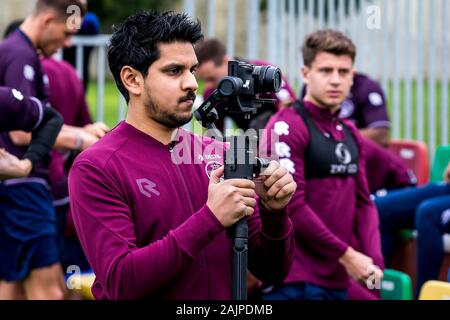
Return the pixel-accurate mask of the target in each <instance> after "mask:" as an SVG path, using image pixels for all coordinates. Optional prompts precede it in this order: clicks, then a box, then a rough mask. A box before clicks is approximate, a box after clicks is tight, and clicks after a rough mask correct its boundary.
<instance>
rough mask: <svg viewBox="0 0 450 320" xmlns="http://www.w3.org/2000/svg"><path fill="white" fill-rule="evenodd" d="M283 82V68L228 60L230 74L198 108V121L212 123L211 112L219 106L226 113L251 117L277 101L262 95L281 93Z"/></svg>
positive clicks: (196, 113)
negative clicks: (259, 109)
mask: <svg viewBox="0 0 450 320" xmlns="http://www.w3.org/2000/svg"><path fill="white" fill-rule="evenodd" d="M281 82H282V77H281V70H280V69H279V68H277V67H273V66H257V65H252V64H248V63H246V62H243V61H229V62H228V76H226V77H224V78H223V79H221V80H220V82H219V84H218V86H217V89H216V90H215V91H214V92H213V93H212V94H211V96H210V97H209V98H208V99H207V100H206V101H205V102H204V103H203V104H202V105H201V106H200V107H199V108H198V109H197V110H196V111H195V117H196V119H197V120H199V121H209V122H211V114H210V113H211V112H212V113H214V112H215V110H214V108H216V107H220V108H223V109H224V111H225V112H226V113H244V114H245V115H246V117H248V118H251V116H252V114H256V113H257V110H258V108H262V107H264V106H267V105H270V106H273V105H274V104H275V100H274V99H264V98H261V97H260V94H266V93H274V92H279V91H280V89H281ZM208 119H210V120H208ZM212 120H214V115H213V116H212Z"/></svg>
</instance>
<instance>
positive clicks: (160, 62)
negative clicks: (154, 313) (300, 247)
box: [69, 12, 296, 299]
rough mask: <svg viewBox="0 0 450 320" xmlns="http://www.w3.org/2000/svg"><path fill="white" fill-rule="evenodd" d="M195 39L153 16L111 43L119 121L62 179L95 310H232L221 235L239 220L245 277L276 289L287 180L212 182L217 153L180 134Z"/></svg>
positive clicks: (134, 20) (226, 244)
mask: <svg viewBox="0 0 450 320" xmlns="http://www.w3.org/2000/svg"><path fill="white" fill-rule="evenodd" d="M201 38H202V33H201V29H200V25H199V24H198V23H196V22H193V21H192V20H191V19H190V18H188V16H187V15H184V14H175V13H164V14H159V13H156V12H143V13H138V14H136V15H133V16H131V17H129V18H127V19H126V20H125V22H124V23H123V24H122V25H121V26H119V27H118V28H116V30H115V32H114V34H113V36H112V38H111V42H110V46H109V48H108V59H109V64H110V68H111V71H112V73H113V75H114V77H115V80H116V83H117V85H118V87H119V90H120V91H121V92H122V94H123V95H124V96H125V97H126V99H127V101H128V108H129V110H128V115H127V118H126V120H125V121H124V122H121V123H120V124H119V125H118V126H117V127H116V128H114V129H113V130H112V131H111V132H109V133H108V134H107V135H106V136H105V137H104V138H103V139H102V140H101V141H99V142H98V143H97V144H95V145H94V146H93V147H92V148H90V149H89V150H87V151H85V152H83V153H81V154H80V156H79V157H78V158H77V159H76V161H75V163H74V165H73V167H72V170H71V172H70V175H69V193H70V197H71V203H72V213H73V218H74V222H75V226H76V229H77V232H78V235H79V238H80V242H81V244H82V246H83V249H84V251H85V253H86V256H87V258H88V261H89V263H90V264H91V266H92V268H93V270H94V272H95V275H96V280H95V282H94V285H93V288H92V292H93V294H94V296H95V298H96V299H142V298H154V299H155V298H156V299H230V297H231V267H232V266H231V241H230V240H229V239H227V237H226V235H225V228H227V227H230V226H232V225H234V224H235V223H236V222H237V221H239V220H240V219H242V218H244V217H247V219H248V227H249V237H248V244H249V250H248V251H249V269H250V270H251V271H252V272H253V273H254V274H255V275H256V276H258V277H259V278H261V279H262V280H264V281H269V282H275V283H281V282H282V281H283V279H284V277H285V275H286V274H287V273H288V271H289V268H290V266H291V261H292V249H293V246H294V242H293V241H294V240H293V232H292V225H291V222H290V220H289V218H288V216H287V213H286V211H285V209H284V208H285V207H286V205H287V203H288V202H289V200H290V198H291V196H292V195H293V193H294V192H295V189H296V184H295V182H294V181H293V178H292V176H291V175H290V174H289V173H288V172H287V171H286V170H285V169H284V168H281V167H280V166H279V164H278V163H277V162H275V161H274V162H271V163H270V165H269V167H268V168H267V169H266V170H267V171H266V172H265V174H266V176H265V177H263V178H262V179H261V180H258V181H255V182H254V181H251V180H247V179H228V180H225V181H221V176H222V173H223V171H224V169H223V166H222V164H223V156H222V151H223V148H224V144H222V143H221V142H216V141H214V140H212V139H209V138H202V137H200V136H197V135H194V134H192V133H189V132H186V131H184V130H183V129H181V128H180V127H182V126H183V125H184V124H186V123H187V122H189V121H190V120H191V118H192V106H193V103H194V100H195V91H196V90H197V82H196V79H195V76H194V74H195V71H196V68H197V64H198V62H197V58H196V56H195V52H194V48H193V45H194V44H195V43H196V42H197V41H198V40H200V39H201ZM192 147H193V148H192ZM193 150H194V152H192V151H193ZM181 158H182V160H181ZM256 195H257V196H256ZM257 199H258V200H257Z"/></svg>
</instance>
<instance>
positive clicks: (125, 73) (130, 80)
mask: <svg viewBox="0 0 450 320" xmlns="http://www.w3.org/2000/svg"><path fill="white" fill-rule="evenodd" d="M120 80H122V83H123V86H124V87H125V89H127V91H128V92H129V93H130V95H135V96H139V95H141V94H142V90H143V88H144V77H143V76H142V73H140V72H139V71H137V70H136V69H134V68H132V67H130V66H124V67H123V68H122V70H120Z"/></svg>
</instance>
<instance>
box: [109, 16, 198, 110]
mask: <svg viewBox="0 0 450 320" xmlns="http://www.w3.org/2000/svg"><path fill="white" fill-rule="evenodd" d="M113 31H114V33H113V35H112V37H111V40H110V43H109V46H108V61H109V68H110V69H111V72H112V74H113V76H114V79H115V81H116V84H117V87H118V88H119V90H120V92H121V93H122V95H123V96H124V97H125V99H126V100H127V101H129V100H130V96H129V93H128V91H127V89H125V87H124V85H123V83H122V80H121V79H120V71H121V70H122V68H123V67H124V66H130V67H132V68H134V69H136V70H138V71H139V72H141V73H142V75H144V77H146V76H147V72H148V68H149V67H150V66H151V64H152V63H153V62H155V61H156V60H158V59H159V57H160V52H159V50H158V44H160V43H171V42H175V41H183V42H190V43H192V45H194V44H195V43H197V42H198V41H199V40H202V39H203V34H202V31H201V25H200V22H199V21H193V20H191V18H190V17H189V16H188V15H187V14H180V13H174V12H171V11H169V12H164V13H159V12H156V11H143V12H139V13H136V14H135V15H132V16H130V17H128V18H127V19H126V20H125V21H124V22H123V23H122V24H121V25H119V26H114V27H113Z"/></svg>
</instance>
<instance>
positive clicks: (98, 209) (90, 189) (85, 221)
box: [69, 160, 224, 299]
mask: <svg viewBox="0 0 450 320" xmlns="http://www.w3.org/2000/svg"><path fill="white" fill-rule="evenodd" d="M69 193H70V197H71V206H72V214H73V219H74V223H75V227H76V229H77V233H78V235H79V238H80V242H81V244H82V247H83V249H84V251H85V253H86V256H87V258H88V261H89V263H90V264H91V266H92V268H93V270H94V272H95V275H96V277H97V279H96V282H98V285H100V286H101V287H102V289H103V290H102V291H103V292H106V296H107V297H106V298H108V299H139V298H143V297H146V296H151V295H152V294H153V293H157V291H158V290H159V289H161V288H162V287H164V286H165V285H167V284H168V283H169V282H170V280H171V279H173V278H174V277H176V275H177V273H179V272H180V271H182V270H183V268H185V267H186V266H188V265H189V263H191V262H192V261H193V259H194V258H195V257H196V256H197V255H198V254H199V252H200V251H201V250H202V249H203V248H204V247H205V246H206V245H207V244H209V243H210V241H211V240H212V239H213V238H214V237H215V236H216V235H218V234H219V233H221V232H222V231H223V230H224V228H223V226H222V225H221V224H220V222H219V221H218V220H217V219H216V217H215V216H214V215H213V214H212V212H211V211H210V210H209V209H208V207H207V206H206V205H205V206H204V207H202V208H201V209H200V210H199V211H197V212H195V213H194V214H193V215H191V217H190V218H188V219H187V220H186V221H185V222H184V223H183V224H181V225H180V226H178V227H177V228H175V229H174V230H172V231H170V232H169V233H168V234H167V235H166V236H165V237H164V238H162V239H161V240H158V241H156V242H153V243H150V244H149V245H147V246H144V247H142V248H138V247H137V246H136V236H135V226H134V222H133V212H132V211H131V209H130V206H129V205H128V204H127V203H126V200H124V197H123V195H122V194H121V193H120V191H118V187H117V186H115V184H114V182H113V181H112V179H109V178H108V176H107V174H106V173H105V172H104V170H100V169H99V168H97V167H96V166H95V165H94V164H93V163H91V162H90V161H88V160H83V161H79V162H77V163H76V164H75V165H74V167H73V168H72V170H71V172H70V175H69ZM148 210H149V214H150V213H151V210H152V208H149V209H148ZM94 294H95V292H94Z"/></svg>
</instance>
